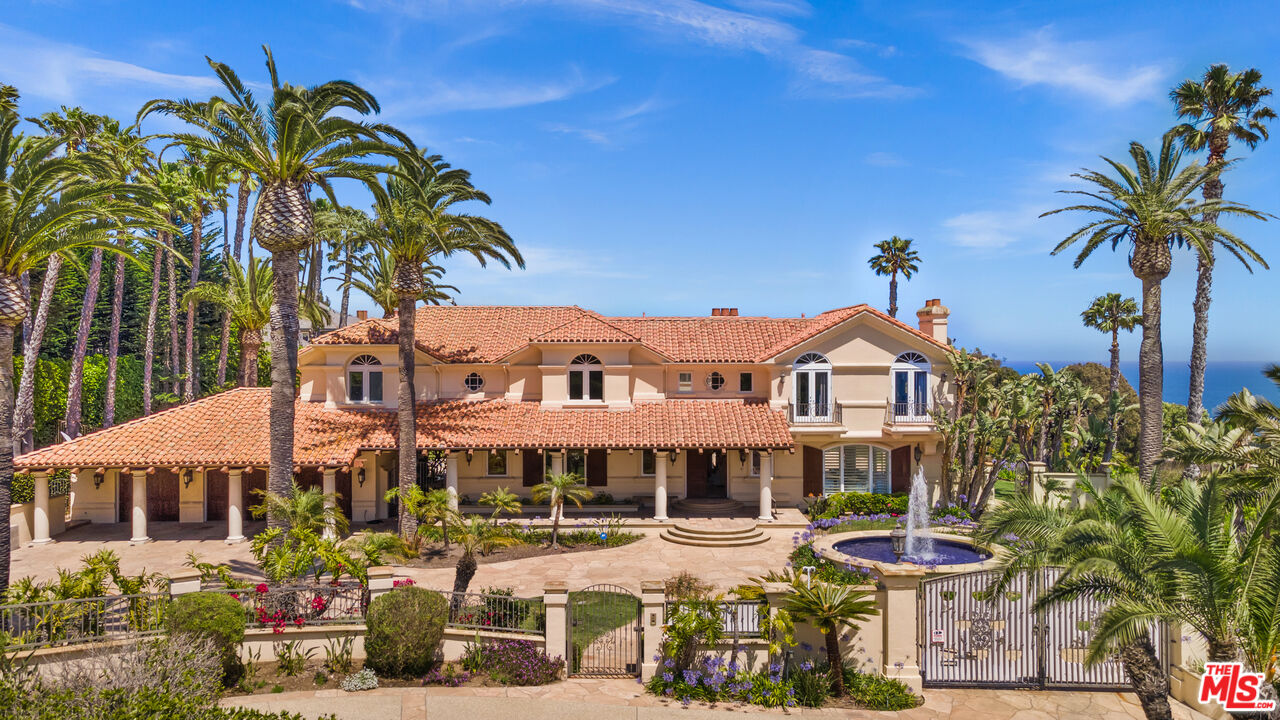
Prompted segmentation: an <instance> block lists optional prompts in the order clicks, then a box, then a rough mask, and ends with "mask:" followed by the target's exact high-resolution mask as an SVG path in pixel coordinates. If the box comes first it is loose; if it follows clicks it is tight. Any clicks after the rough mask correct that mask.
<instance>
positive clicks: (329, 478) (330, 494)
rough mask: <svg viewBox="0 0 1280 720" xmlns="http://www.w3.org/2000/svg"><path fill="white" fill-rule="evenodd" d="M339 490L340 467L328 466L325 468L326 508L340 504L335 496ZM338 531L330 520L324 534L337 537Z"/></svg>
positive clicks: (328, 536) (329, 508)
mask: <svg viewBox="0 0 1280 720" xmlns="http://www.w3.org/2000/svg"><path fill="white" fill-rule="evenodd" d="M336 492H338V468H332V467H327V468H325V469H324V508H325V510H331V509H332V508H334V507H336V506H337V504H338V499H337V498H336V497H334V493H336ZM337 535H338V533H337V531H335V530H334V528H333V521H332V520H330V521H328V522H327V523H326V524H325V527H324V536H325V537H327V538H333V537H337Z"/></svg>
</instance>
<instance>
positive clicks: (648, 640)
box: [640, 580, 667, 682]
mask: <svg viewBox="0 0 1280 720" xmlns="http://www.w3.org/2000/svg"><path fill="white" fill-rule="evenodd" d="M640 605H641V610H640V630H641V633H642V636H643V639H642V642H641V648H640V681H641V682H649V679H650V678H652V677H653V676H654V675H656V674H657V672H658V660H657V658H658V657H660V656H661V655H662V634H663V626H665V625H666V624H667V585H666V583H664V582H662V581H661V580H645V581H643V582H641V583H640Z"/></svg>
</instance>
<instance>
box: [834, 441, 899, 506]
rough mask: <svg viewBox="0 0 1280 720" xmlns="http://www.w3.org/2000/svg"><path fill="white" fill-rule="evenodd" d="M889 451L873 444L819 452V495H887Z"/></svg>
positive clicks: (888, 485)
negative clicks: (853, 493) (820, 488)
mask: <svg viewBox="0 0 1280 720" xmlns="http://www.w3.org/2000/svg"><path fill="white" fill-rule="evenodd" d="M890 470H891V467H890V458H889V451H888V450H885V449H884V448H882V447H876V446H875V445H840V446H837V447H833V448H828V449H826V450H823V451H822V492H823V493H824V494H827V495H830V494H831V493H838V492H863V493H865V492H874V493H887V492H889V488H890V477H891V475H890Z"/></svg>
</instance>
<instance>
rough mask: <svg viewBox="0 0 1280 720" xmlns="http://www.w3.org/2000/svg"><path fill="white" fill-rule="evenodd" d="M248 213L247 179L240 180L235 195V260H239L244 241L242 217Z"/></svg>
mask: <svg viewBox="0 0 1280 720" xmlns="http://www.w3.org/2000/svg"><path fill="white" fill-rule="evenodd" d="M248 214H249V179H248V178H247V177H246V178H245V179H243V180H241V181H240V190H239V192H238V193H237V195H236V262H240V248H241V247H242V245H243V243H244V219H245V216H246V215H248Z"/></svg>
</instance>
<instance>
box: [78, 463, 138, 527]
mask: <svg viewBox="0 0 1280 720" xmlns="http://www.w3.org/2000/svg"><path fill="white" fill-rule="evenodd" d="M125 481H126V482H128V481H129V478H125ZM118 482H120V471H119V470H115V469H111V470H107V472H106V474H105V475H104V476H103V478H102V485H101V486H99V487H96V488H95V487H94V486H93V470H81V471H80V472H79V473H77V474H76V479H75V482H73V483H71V497H72V502H71V519H72V520H87V521H89V522H91V523H99V524H101V523H113V522H116V520H117V518H119V517H120V516H119V514H118V509H117V507H116V503H117V500H118V498H119V493H118V492H117V490H116V488H117V487H118V485H117V483H118Z"/></svg>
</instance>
